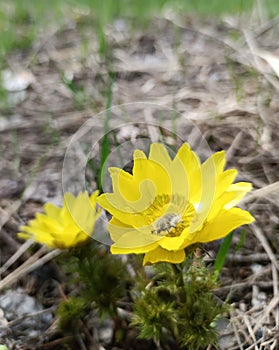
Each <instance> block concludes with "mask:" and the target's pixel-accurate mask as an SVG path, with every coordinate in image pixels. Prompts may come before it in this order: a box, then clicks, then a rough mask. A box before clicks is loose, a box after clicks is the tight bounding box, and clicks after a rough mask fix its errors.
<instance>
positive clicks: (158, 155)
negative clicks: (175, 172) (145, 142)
mask: <svg viewBox="0 0 279 350" xmlns="http://www.w3.org/2000/svg"><path fill="white" fill-rule="evenodd" d="M148 158H149V159H151V160H153V161H155V162H156V163H159V164H160V165H162V166H163V168H164V169H165V170H166V171H169V167H170V166H171V163H172V160H171V158H170V156H169V153H168V151H167V150H166V148H165V146H164V145H163V144H161V143H152V144H151V146H150V152H149V157H148Z"/></svg>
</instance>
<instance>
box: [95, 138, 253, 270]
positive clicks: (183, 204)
mask: <svg viewBox="0 0 279 350" xmlns="http://www.w3.org/2000/svg"><path fill="white" fill-rule="evenodd" d="M225 162H226V159H225V151H221V152H217V153H215V154H213V155H212V156H211V157H209V158H208V159H207V160H206V161H205V162H204V163H203V164H201V163H200V160H199V158H198V156H197V155H196V154H195V153H194V152H193V151H192V150H191V148H190V147H189V145H188V144H186V143H185V144H183V145H182V147H181V148H180V149H179V150H178V152H177V154H176V155H175V157H174V158H173V159H172V158H171V157H170V156H169V154H168V151H167V150H166V148H165V147H164V146H163V145H162V144H159V143H154V144H152V145H151V147H150V153H149V157H148V158H147V157H146V155H145V154H144V153H143V152H142V151H139V150H136V151H135V152H134V167H133V171H132V174H129V173H127V172H125V171H124V170H121V169H119V168H110V169H109V171H110V175H111V178H112V186H113V193H106V194H102V195H101V196H99V197H98V198H97V202H98V203H99V204H100V205H101V206H102V207H103V208H105V209H106V210H107V211H108V212H110V213H111V214H112V219H111V220H110V222H109V225H108V230H109V233H110V235H111V238H112V240H113V242H114V244H113V245H112V246H111V252H112V253H113V254H129V253H137V254H141V253H144V254H145V256H144V261H143V264H144V265H147V264H154V263H157V262H160V261H165V262H170V263H181V262H182V261H183V260H184V259H185V248H186V247H188V246H190V245H192V244H194V243H203V242H210V241H213V240H216V239H220V238H222V237H224V236H226V235H227V234H228V233H230V232H231V231H232V230H234V229H235V228H236V227H238V226H241V225H243V224H249V223H251V222H253V221H254V218H253V217H252V216H251V215H250V214H249V213H248V212H247V211H245V210H242V209H240V208H234V206H235V205H236V204H237V203H238V202H239V200H240V199H241V198H242V197H244V195H245V194H246V193H247V192H249V191H250V190H251V188H252V186H251V184H250V183H247V182H238V183H235V184H233V181H234V179H235V177H236V175H237V171H236V170H235V169H230V170H226V171H224V166H225Z"/></svg>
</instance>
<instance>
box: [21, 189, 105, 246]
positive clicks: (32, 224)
mask: <svg viewBox="0 0 279 350" xmlns="http://www.w3.org/2000/svg"><path fill="white" fill-rule="evenodd" d="M98 194H99V192H98V191H96V192H94V193H93V194H92V195H91V196H88V193H87V192H80V193H79V195H78V196H77V197H75V196H74V195H72V194H71V193H65V195H64V203H63V207H62V208H58V207H56V206H55V205H53V204H51V203H46V204H45V205H44V210H45V214H41V213H38V214H36V218H35V219H34V220H31V221H29V223H28V226H21V227H20V230H21V231H22V232H20V233H18V237H19V238H23V239H29V238H33V239H34V240H35V241H36V242H38V243H43V244H45V245H47V246H48V247H50V248H60V249H67V248H70V247H74V246H76V245H78V244H80V243H83V242H85V241H86V240H87V239H89V237H90V236H91V235H92V233H93V229H94V225H95V221H96V219H97V218H98V216H99V215H100V212H97V211H96V197H97V196H98Z"/></svg>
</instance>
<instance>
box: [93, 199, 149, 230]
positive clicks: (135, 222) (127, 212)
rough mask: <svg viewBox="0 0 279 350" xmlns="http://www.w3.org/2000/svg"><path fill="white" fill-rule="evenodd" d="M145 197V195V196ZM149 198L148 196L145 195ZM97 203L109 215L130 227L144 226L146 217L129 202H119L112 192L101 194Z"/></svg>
mask: <svg viewBox="0 0 279 350" xmlns="http://www.w3.org/2000/svg"><path fill="white" fill-rule="evenodd" d="M145 198H146V197H145ZM147 198H149V197H147ZM97 203H98V204H99V205H100V206H101V207H102V208H104V209H106V210H107V211H108V212H109V213H110V214H111V215H113V216H114V217H115V218H116V219H118V220H119V221H121V222H125V223H126V224H127V225H129V226H131V227H139V228H140V227H142V226H146V224H147V219H146V218H145V217H143V216H142V215H141V211H140V213H137V209H136V208H133V207H132V206H130V203H129V202H125V201H124V202H121V201H120V199H119V198H118V197H117V196H116V195H115V194H114V193H106V194H102V195H100V196H99V197H98V198H97Z"/></svg>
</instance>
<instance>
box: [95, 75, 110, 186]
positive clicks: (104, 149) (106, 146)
mask: <svg viewBox="0 0 279 350" xmlns="http://www.w3.org/2000/svg"><path fill="white" fill-rule="evenodd" d="M109 76H110V84H109V91H108V98H107V105H106V109H107V110H106V119H105V122H104V136H103V138H102V142H101V156H100V167H99V172H98V180H97V181H98V188H99V190H100V192H103V188H102V173H103V167H104V165H105V162H106V159H107V157H108V155H109V154H110V143H109V121H110V117H111V110H110V107H111V104H112V95H113V84H114V74H113V73H112V72H110V73H109Z"/></svg>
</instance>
